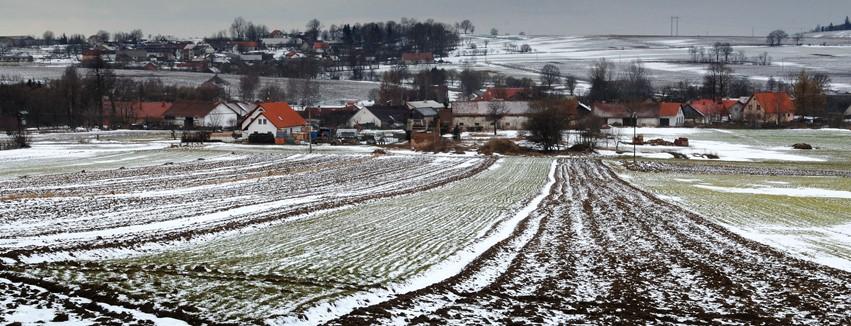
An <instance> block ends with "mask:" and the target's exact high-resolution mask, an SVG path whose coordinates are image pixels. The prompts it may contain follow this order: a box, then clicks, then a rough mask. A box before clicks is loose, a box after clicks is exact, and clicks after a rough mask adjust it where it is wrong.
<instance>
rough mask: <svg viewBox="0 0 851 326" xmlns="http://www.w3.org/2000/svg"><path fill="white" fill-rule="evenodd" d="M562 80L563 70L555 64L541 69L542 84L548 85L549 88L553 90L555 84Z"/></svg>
mask: <svg viewBox="0 0 851 326" xmlns="http://www.w3.org/2000/svg"><path fill="white" fill-rule="evenodd" d="M559 80H561V70H559V69H558V67H556V65H554V64H550V63H548V64H546V65H544V67H543V68H541V83H543V84H546V85H547V88H552V86H553V84H557V83H558V82H559Z"/></svg>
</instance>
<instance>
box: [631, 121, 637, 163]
mask: <svg viewBox="0 0 851 326" xmlns="http://www.w3.org/2000/svg"><path fill="white" fill-rule="evenodd" d="M637 127H638V115H637V114H636V113H635V112H634V111H633V112H632V163H633V164H635V152H636V147H635V146H636V143H637V141H636V139H635V136H636V134H635V131H636V128H637Z"/></svg>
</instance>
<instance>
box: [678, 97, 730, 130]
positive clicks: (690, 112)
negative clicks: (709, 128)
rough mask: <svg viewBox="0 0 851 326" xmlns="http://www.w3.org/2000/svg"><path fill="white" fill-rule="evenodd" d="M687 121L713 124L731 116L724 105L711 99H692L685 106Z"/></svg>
mask: <svg viewBox="0 0 851 326" xmlns="http://www.w3.org/2000/svg"><path fill="white" fill-rule="evenodd" d="M683 115H684V116H685V120H686V122H688V123H690V124H694V125H705V124H713V123H718V122H722V121H727V120H728V119H729V118H728V116H727V114H726V112H725V111H724V107H723V106H722V105H721V104H719V103H717V102H715V101H714V100H710V99H698V100H692V101H689V102H688V103H686V104H685V105H684V106H683Z"/></svg>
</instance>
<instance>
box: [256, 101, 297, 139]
mask: <svg viewBox="0 0 851 326" xmlns="http://www.w3.org/2000/svg"><path fill="white" fill-rule="evenodd" d="M241 129H242V134H243V136H246V135H247V136H249V137H250V136H251V135H255V134H268V135H270V136H274V138H275V143H278V144H282V143H284V142H286V141H287V140H294V141H298V140H304V139H306V134H305V133H306V132H307V122H306V121H305V120H304V119H303V118H302V117H301V116H300V115H299V114H298V113H297V112H295V110H293V109H292V108H291V107H290V105H289V104H287V103H286V102H266V103H260V104H259V105H257V108H255V109H254V110H253V111H251V112H249V113H248V115H247V116H246V118H245V120H243V121H242V125H241Z"/></svg>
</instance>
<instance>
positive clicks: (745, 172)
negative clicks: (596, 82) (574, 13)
mask: <svg viewBox="0 0 851 326" xmlns="http://www.w3.org/2000/svg"><path fill="white" fill-rule="evenodd" d="M629 131H630V133H629V135H631V130H629ZM641 132H642V133H645V134H646V135H647V136H652V137H647V136H646V137H645V139H650V138H653V137H662V138H665V139H669V138H672V137H675V136H682V135H686V136H688V137H689V138H690V139H692V145H693V147H695V148H694V149H693V150H695V151H700V152H702V151H706V150H716V151H717V152H718V154H719V155H720V156H722V158H723V157H727V158H728V159H729V160H728V161H723V162H719V161H700V162H697V163H695V162H692V161H691V160H689V161H685V162H686V163H690V164H686V165H684V166H683V167H681V168H679V170H678V167H679V166H680V165H676V164H685V163H683V161H673V160H667V159H666V160H659V161H656V162H650V163H648V164H656V165H648V167H647V171H644V170H641V169H625V168H624V165H623V164H622V163H619V162H612V163H610V164H603V163H600V162H599V161H598V160H597V158H592V159H583V158H563V159H555V158H552V157H487V156H480V155H474V154H464V155H455V154H440V155H433V154H422V153H416V154H414V153H411V152H406V151H402V150H393V151H389V152H390V154H389V155H373V154H372V151H373V150H374V148H373V147H368V146H319V147H317V148H316V152H315V153H314V154H307V153H306V147H304V146H252V145H236V144H224V143H220V144H209V145H207V146H205V147H197V148H175V147H173V146H172V145H174V144H175V143H174V142H173V141H170V140H168V137H169V135H167V134H159V133H151V132H129V131H120V132H106V133H98V134H97V136H95V137H94V138H92V136H94V135H95V134H93V133H74V134H66V135H59V134H51V135H48V134H45V135H38V136H36V137H35V138H36V143H35V144H34V147H33V148H31V149H24V150H13V151H6V152H0V167H2V168H3V169H2V171H3V172H0V267H2V268H0V294H2V297H0V322H16V321H18V322H22V323H36V322H39V321H45V322H50V321H57V320H58V321H61V320H65V319H67V320H68V321H69V322H71V323H75V324H77V323H79V324H85V323H87V322H91V321H93V320H97V321H99V322H117V323H132V322H139V321H144V320H148V321H152V322H153V323H155V324H164V325H167V324H181V323H185V324H202V323H207V324H211V323H236V324H319V323H325V322H329V323H330V324H407V323H412V322H421V323H439V324H445V323H449V324H458V323H468V324H470V323H472V324H493V323H500V324H505V323H545V324H563V323H571V322H600V323H640V322H649V321H654V320H655V321H667V322H680V323H743V322H744V323H746V322H749V321H754V320H758V321H762V322H765V323H786V322H788V323H815V322H820V323H830V322H840V323H841V322H842V321H843V318H847V316H845V315H843V312H844V311H847V309H848V308H849V307H847V305H848V300H849V298H851V274H850V273H848V272H846V271H842V270H837V269H831V268H828V267H825V266H824V265H827V266H832V267H837V268H840V269H845V270H851V269H849V268H847V266H851V264H849V263H848V262H849V261H851V254H850V253H851V243H849V240H848V239H851V234H849V233H848V232H849V231H848V225H849V223H851V216H848V210H847V209H844V208H847V207H849V205H851V202H849V201H851V199H849V198H848V197H849V196H848V194H850V193H851V184H849V183H848V182H849V181H848V180H851V178H849V176H851V166H847V167H846V165H847V161H842V160H843V159H846V158H849V157H851V148H848V147H849V146H851V144H849V142H848V141H847V137H849V136H851V132H847V131H839V130H820V131H803V130H786V131H777V130H774V131H767V132H766V133H762V132H761V131H749V130H742V131H739V130H735V131H727V130H710V129H706V130H703V129H644V130H641ZM518 136H519V134H518V133H516V132H500V134H499V136H498V137H502V138H512V139H513V138H516V137H518ZM622 136H624V137H627V138H628V135H627V134H626V130H623V134H622ZM485 138H488V137H486V133H482V134H464V135H462V139H464V140H465V141H470V142H475V141H481V140H483V139H485ZM669 140H670V139H669ZM790 142H791V143H794V142H808V143H811V144H813V145H814V146H816V147H818V149H816V150H813V151H812V152H807V153H799V152H793V151H791V150H786V149H785V147H784V146H786V143H790ZM727 147H729V148H732V149H730V150H728V151H727V152H725V151H724V150H721V149H719V148H727ZM781 147H783V148H781ZM756 150H764V151H765V152H764V153H762V154H748V153H750V152H754V151H756ZM642 152H647V153H648V155H649V154H650V152H651V148H650V147H648V148H646V149H645V148H642ZM837 162H838V163H837ZM842 162H845V163H842ZM691 164H695V165H691ZM723 164H730V166H726V165H723ZM843 167H845V170H842V169H843ZM649 169H655V170H653V171H654V172H650V171H649ZM753 169H755V170H753ZM683 171H685V172H683ZM760 171H773V173H774V174H766V175H760V174H759V172H760ZM730 173H733V174H732V175H728V174H730ZM619 176H620V177H619ZM815 176H818V177H815ZM633 185H636V186H639V187H641V188H642V189H647V190H649V191H652V192H653V193H656V194H658V196H656V195H652V194H650V193H646V192H643V191H639V190H637V189H636V188H633ZM716 223H717V224H716ZM719 225H721V226H719ZM731 231H732V232H731ZM743 237H744V238H743ZM746 239H750V240H755V241H757V242H753V241H750V240H746ZM760 243H762V244H766V245H768V246H770V247H773V248H775V249H772V248H770V247H767V246H763V245H762V244H760ZM776 249H780V250H779V251H778V250H776ZM784 252H785V253H784ZM796 258H803V259H805V260H810V261H813V262H816V263H818V264H816V263H813V262H807V261H805V260H798V259H796ZM6 298H11V299H6ZM743 316H749V317H747V318H750V319H745V318H746V317H743Z"/></svg>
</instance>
